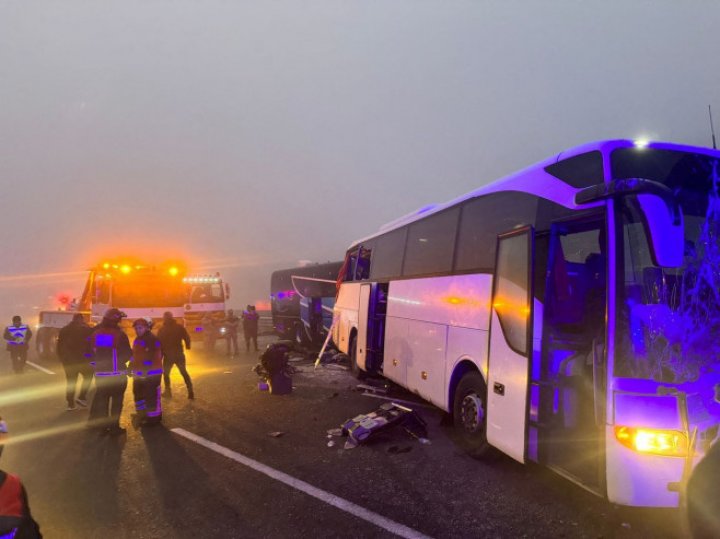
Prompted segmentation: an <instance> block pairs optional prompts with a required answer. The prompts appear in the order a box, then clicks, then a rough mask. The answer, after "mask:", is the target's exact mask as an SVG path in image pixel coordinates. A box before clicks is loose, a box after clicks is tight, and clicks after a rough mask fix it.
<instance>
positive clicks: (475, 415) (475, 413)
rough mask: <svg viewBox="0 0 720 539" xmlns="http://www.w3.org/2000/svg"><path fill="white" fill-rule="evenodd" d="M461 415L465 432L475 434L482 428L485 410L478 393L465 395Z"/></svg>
mask: <svg viewBox="0 0 720 539" xmlns="http://www.w3.org/2000/svg"><path fill="white" fill-rule="evenodd" d="M460 417H461V418H462V426H463V429H464V430H465V432H467V433H470V434H475V433H477V432H479V431H480V430H482V425H483V419H484V418H485V410H484V409H483V403H482V400H481V399H480V397H478V396H477V394H476V393H470V394H469V395H465V398H464V399H463V400H462V405H461V408H460Z"/></svg>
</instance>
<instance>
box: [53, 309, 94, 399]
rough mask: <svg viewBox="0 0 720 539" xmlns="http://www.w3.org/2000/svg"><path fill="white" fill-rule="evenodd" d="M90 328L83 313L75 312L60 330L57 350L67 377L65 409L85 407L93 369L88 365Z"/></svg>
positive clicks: (90, 348) (90, 353) (90, 351)
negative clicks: (76, 392)
mask: <svg viewBox="0 0 720 539" xmlns="http://www.w3.org/2000/svg"><path fill="white" fill-rule="evenodd" d="M92 332H93V330H92V328H91V327H90V326H88V325H87V324H86V323H85V319H84V318H83V315H81V314H80V313H77V314H75V315H74V316H73V319H72V322H70V323H69V324H68V325H67V326H65V327H64V328H62V329H61V330H60V334H59V335H58V342H57V352H58V357H59V358H60V362H61V363H62V366H63V369H65V378H66V379H67V391H66V393H65V398H66V399H67V409H68V411H70V410H75V409H76V403H77V406H80V407H81V408H86V407H87V400H86V399H87V393H88V390H89V389H90V383H91V382H92V379H93V370H92V367H91V366H90V358H92V345H91V343H90V335H92ZM80 376H82V384H81V386H80V392H79V393H78V394H77V398H75V391H76V388H77V381H78V378H79V377H80Z"/></svg>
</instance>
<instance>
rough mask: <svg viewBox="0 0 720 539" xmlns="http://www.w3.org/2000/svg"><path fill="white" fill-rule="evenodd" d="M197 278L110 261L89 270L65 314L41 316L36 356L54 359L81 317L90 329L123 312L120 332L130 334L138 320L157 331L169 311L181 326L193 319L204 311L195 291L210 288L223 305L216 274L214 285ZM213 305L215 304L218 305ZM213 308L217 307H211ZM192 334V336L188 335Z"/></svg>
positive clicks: (175, 267) (178, 267)
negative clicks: (65, 330) (66, 331)
mask: <svg viewBox="0 0 720 539" xmlns="http://www.w3.org/2000/svg"><path fill="white" fill-rule="evenodd" d="M195 278H197V277H196V276H188V274H187V270H186V268H185V267H184V265H183V264H178V263H164V264H142V263H131V262H129V261H108V262H103V263H101V264H98V265H97V266H95V267H93V268H91V269H90V271H89V273H88V278H87V281H86V283H85V288H84V290H83V293H82V296H81V298H80V300H79V301H78V302H77V303H75V304H73V305H69V306H68V307H69V308H67V309H65V310H56V311H41V312H40V313H39V324H38V331H37V336H36V347H37V352H38V356H39V357H41V358H51V357H54V356H55V354H56V343H57V337H58V333H59V331H60V328H62V327H63V326H65V325H67V324H68V323H69V322H70V320H72V317H73V315H75V314H76V313H81V314H82V315H83V316H84V318H85V319H86V321H88V322H89V323H91V324H94V323H98V322H99V321H100V320H102V317H103V314H104V313H105V311H107V310H108V309H109V308H111V307H115V308H118V309H120V310H121V311H123V312H124V313H125V314H126V315H127V318H125V319H123V321H122V323H121V327H122V328H123V329H124V330H125V331H128V332H129V330H130V328H131V326H132V322H133V321H134V320H136V319H138V318H152V319H153V321H154V322H155V324H156V326H155V327H159V325H160V324H161V323H162V316H163V313H165V312H168V311H169V312H171V313H172V314H173V316H174V317H175V318H176V319H177V320H178V322H179V323H184V322H185V316H186V312H187V313H188V314H189V315H190V316H191V318H192V317H194V316H195V313H196V311H199V310H202V309H208V308H209V307H208V305H209V304H210V302H208V303H202V302H201V301H200V300H201V299H202V297H201V296H202V295H201V293H200V292H198V288H200V287H204V288H206V289H207V290H208V292H210V293H214V292H215V290H214V288H213V287H212V285H213V284H219V285H220V288H221V289H222V294H221V295H222V302H221V303H222V305H221V307H220V309H221V310H222V311H223V312H224V300H225V299H226V296H227V288H226V287H223V286H222V280H221V279H220V277H219V275H216V276H214V277H213V279H215V280H216V281H215V282H212V283H211V282H202V283H200V282H197V283H196V282H194V281H192V279H195ZM216 303H217V302H216ZM212 305H215V303H213V304H212ZM189 332H190V333H191V334H192V333H194V331H189Z"/></svg>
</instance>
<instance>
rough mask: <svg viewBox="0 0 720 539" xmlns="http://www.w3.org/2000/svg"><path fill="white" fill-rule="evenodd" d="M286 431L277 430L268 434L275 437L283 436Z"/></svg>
mask: <svg viewBox="0 0 720 539" xmlns="http://www.w3.org/2000/svg"><path fill="white" fill-rule="evenodd" d="M284 434H285V433H284V432H282V431H279V430H278V431H275V432H268V436H272V437H273V438H280V436H283V435H284Z"/></svg>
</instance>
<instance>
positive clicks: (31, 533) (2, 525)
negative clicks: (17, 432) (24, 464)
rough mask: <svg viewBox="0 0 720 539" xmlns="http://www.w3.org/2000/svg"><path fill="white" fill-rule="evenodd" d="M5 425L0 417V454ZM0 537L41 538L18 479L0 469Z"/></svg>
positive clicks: (15, 538)
mask: <svg viewBox="0 0 720 539" xmlns="http://www.w3.org/2000/svg"><path fill="white" fill-rule="evenodd" d="M7 432H8V431H7V425H6V424H5V421H3V420H2V418H0V455H2V451H3V448H4V446H5V438H6V437H7ZM0 537H2V538H5V537H8V538H10V537H12V538H13V539H35V538H42V534H41V533H40V527H39V526H38V524H37V522H35V520H33V517H32V515H31V514H30V504H29V503H28V498H27V493H26V492H25V487H24V486H23V484H22V482H21V481H20V479H19V478H18V477H17V476H16V475H13V474H9V473H7V472H5V471H3V470H0Z"/></svg>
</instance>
